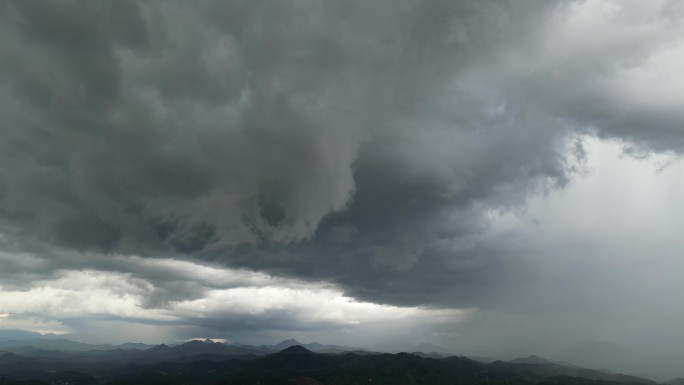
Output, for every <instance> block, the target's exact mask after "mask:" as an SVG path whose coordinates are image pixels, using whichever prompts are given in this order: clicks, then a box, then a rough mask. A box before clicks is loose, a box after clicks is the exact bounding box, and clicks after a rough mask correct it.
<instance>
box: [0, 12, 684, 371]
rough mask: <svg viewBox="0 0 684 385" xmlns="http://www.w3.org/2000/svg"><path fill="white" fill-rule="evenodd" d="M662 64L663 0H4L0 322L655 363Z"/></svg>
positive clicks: (678, 101)
mask: <svg viewBox="0 0 684 385" xmlns="http://www.w3.org/2000/svg"><path fill="white" fill-rule="evenodd" d="M683 64H684V2H681V1H679V0H672V1H668V0H649V1H644V0H585V1H571V0H538V1H534V0H507V1H495V0H429V1H425V0H422V1H418V0H377V1H366V0H359V1H349V0H340V1H335V0H332V1H331V0H326V1H323V0H299V1H275V0H274V1H253V0H244V1H241V0H234V1H193V2H186V1H152V0H150V1H140V2H132V1H130V2H129V1H124V0H120V1H109V2H104V1H98V2H92V1H66V0H65V1H61V0H60V1H30V0H22V1H18V0H17V1H12V0H0V289H1V291H0V328H4V329H22V330H32V331H40V332H56V333H69V334H70V336H71V338H74V339H79V340H83V341H91V342H123V341H142V342H148V343H159V342H169V341H179V340H185V339H188V338H194V337H212V338H225V339H228V340H231V341H235V340H237V341H241V342H249V343H271V342H277V341H278V340H279V339H284V338H288V337H292V336H294V337H297V338H300V339H302V340H304V341H306V342H308V341H312V340H318V341H320V342H327V343H340V344H358V345H362V346H366V347H371V348H381V347H383V346H389V345H388V344H389V343H390V342H392V341H406V342H410V343H420V342H431V343H435V344H439V345H442V346H445V347H449V348H454V349H463V350H468V351H479V352H487V353H490V354H498V353H502V352H506V351H511V350H524V351H527V352H537V353H548V354H550V353H552V352H554V351H559V350H562V349H564V348H567V347H569V346H571V345H572V344H574V343H577V342H579V341H582V340H586V339H596V340H610V341H615V342H617V343H619V344H621V345H623V346H626V347H628V348H631V349H640V350H642V351H648V352H650V353H649V354H651V353H655V352H661V353H663V352H665V353H663V354H667V355H677V354H679V355H680V356H681V355H682V354H684V348H683V347H684V333H682V328H681V325H682V324H684V301H683V300H682V293H684V280H683V279H681V277H682V276H684V243H683V242H682V240H681V231H682V229H684V223H683V222H684V201H682V199H681V198H682V196H683V194H684V165H683V164H682V163H681V161H680V158H681V154H682V153H683V152H684V108H683V106H684V75H683V73H682V65H683ZM682 376H684V373H682Z"/></svg>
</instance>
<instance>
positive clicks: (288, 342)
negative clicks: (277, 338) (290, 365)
mask: <svg viewBox="0 0 684 385" xmlns="http://www.w3.org/2000/svg"><path fill="white" fill-rule="evenodd" d="M295 345H304V344H303V343H301V342H299V341H297V340H296V339H294V338H290V339H289V340H285V341H282V342H280V343H279V344H276V345H275V346H276V347H278V348H283V349H284V348H289V347H290V346H295Z"/></svg>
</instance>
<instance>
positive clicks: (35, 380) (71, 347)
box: [0, 338, 681, 385]
mask: <svg viewBox="0 0 684 385" xmlns="http://www.w3.org/2000/svg"><path fill="white" fill-rule="evenodd" d="M35 345H38V346H35ZM3 381H4V382H3ZM680 381H681V380H680V379H675V380H672V381H670V382H669V383H668V385H677V384H679V383H680ZM369 383H372V384H387V385H390V384H407V385H408V384H413V385H419V384H430V385H439V384H455V383H457V384H483V385H484V384H488V385H494V384H517V385H527V384H540V385H560V384H581V385H590V384H594V385H599V384H600V385H609V384H610V385H619V384H631V385H655V384H656V383H655V382H653V381H651V380H648V379H645V378H641V377H637V376H631V375H624V374H619V373H615V372H610V371H606V370H596V369H586V368H582V367H580V366H576V365H573V364H567V363H564V362H559V361H557V360H550V359H546V358H542V357H539V356H528V357H520V358H516V359H513V360H510V361H500V360H495V361H493V362H480V361H476V360H473V359H470V358H467V357H463V356H446V355H441V354H438V353H434V352H432V353H425V352H416V353H396V354H390V353H379V352H371V351H367V350H360V349H358V348H355V347H349V346H339V345H325V344H320V343H315V342H314V343H309V344H302V343H300V342H299V341H297V340H294V339H290V340H285V341H282V342H280V343H278V344H275V345H260V346H253V345H245V344H226V343H220V342H214V341H212V340H204V341H200V340H193V341H188V342H185V343H182V344H178V345H163V344H162V345H156V346H151V345H144V344H135V343H128V344H122V345H88V344H83V343H78V342H74V341H69V340H66V339H63V338H54V339H53V338H47V339H26V340H24V341H2V342H0V384H3V385H14V384H24V385H28V384H31V385H45V384H55V385H57V384H71V385H81V384H83V385H85V384H110V385H116V384H133V385H135V384H172V385H173V384H178V385H180V384H197V385H200V384H261V385H267V384H299V385H317V384H325V385H328V384H330V385H337V384H347V385H349V384H369Z"/></svg>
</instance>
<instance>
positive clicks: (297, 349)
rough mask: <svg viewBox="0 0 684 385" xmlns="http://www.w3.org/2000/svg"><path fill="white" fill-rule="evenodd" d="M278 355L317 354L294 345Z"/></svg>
mask: <svg viewBox="0 0 684 385" xmlns="http://www.w3.org/2000/svg"><path fill="white" fill-rule="evenodd" d="M278 354H316V353H314V352H312V351H311V350H309V349H307V348H305V347H303V346H301V345H294V346H290V347H288V348H286V349H283V350H281V351H280V352H279V353H278Z"/></svg>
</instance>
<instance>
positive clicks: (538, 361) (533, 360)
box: [509, 355, 551, 365]
mask: <svg viewBox="0 0 684 385" xmlns="http://www.w3.org/2000/svg"><path fill="white" fill-rule="evenodd" d="M509 362H512V363H514V364H535V365H546V364H550V363H551V361H549V360H547V359H546V358H542V357H539V356H536V355H531V356H528V357H520V358H515V359H513V360H510V361H509Z"/></svg>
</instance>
